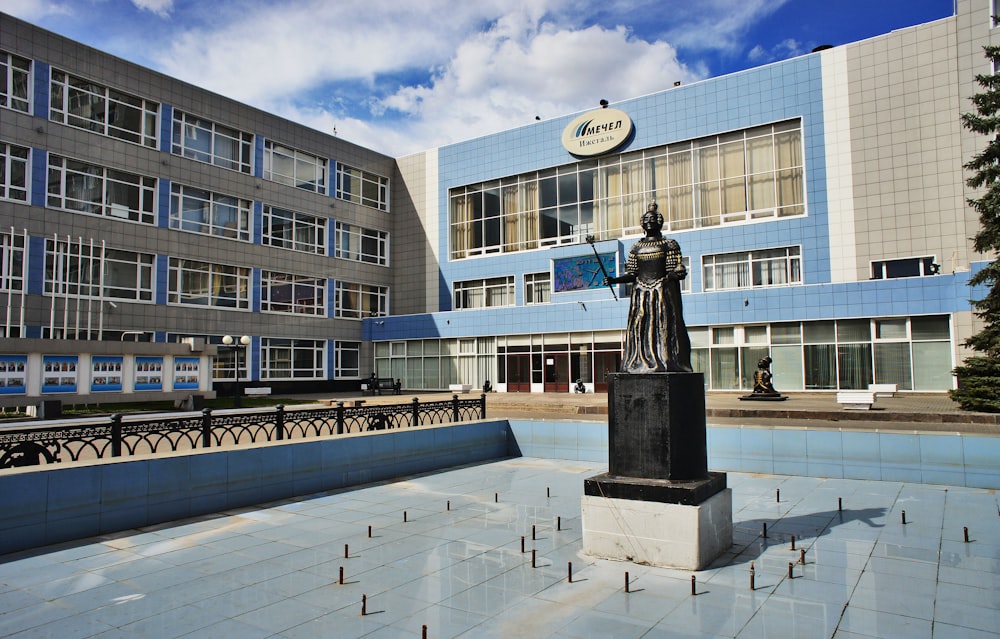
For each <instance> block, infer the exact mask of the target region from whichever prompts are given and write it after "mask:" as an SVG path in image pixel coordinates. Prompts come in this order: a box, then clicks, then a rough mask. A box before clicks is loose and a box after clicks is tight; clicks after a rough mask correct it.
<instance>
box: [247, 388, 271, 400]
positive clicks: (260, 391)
mask: <svg viewBox="0 0 1000 639" xmlns="http://www.w3.org/2000/svg"><path fill="white" fill-rule="evenodd" d="M243 394H244V395H246V396H247V397H250V396H253V395H270V394H271V387H270V386H251V387H249V388H244V389H243Z"/></svg>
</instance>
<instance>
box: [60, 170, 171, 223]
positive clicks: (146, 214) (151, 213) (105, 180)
mask: <svg viewBox="0 0 1000 639" xmlns="http://www.w3.org/2000/svg"><path fill="white" fill-rule="evenodd" d="M70 163H72V164H74V165H78V166H76V167H71V166H70ZM88 169H90V170H92V171H91V172H88V171H87V170H88ZM97 172H99V173H97ZM46 175H47V177H48V184H47V186H46V195H45V205H46V207H47V208H50V209H59V210H62V211H69V212H71V213H80V214H83V215H93V216H97V217H107V218H112V219H116V220H121V221H128V222H134V223H137V224H150V225H155V224H156V202H157V192H158V180H157V179H156V178H155V177H151V176H148V175H141V174H139V173H131V172H129V171H122V170H119V169H113V168H110V167H106V166H101V165H99V164H91V163H89V162H84V161H82V160H77V159H74V158H70V157H66V156H62V155H56V154H54V153H50V154H49V157H48V166H47V173H46ZM55 175H58V176H59V177H58V180H55V179H54V177H55ZM123 176H127V177H130V178H136V180H135V181H134V182H128V181H126V180H123V179H121V177H123ZM71 180H72V181H73V182H79V183H83V184H86V183H88V182H91V181H99V182H100V198H101V199H100V201H99V202H97V201H95V200H93V199H91V200H84V199H80V198H75V197H70V196H69V194H68V192H69V187H70V186H77V185H76V184H71ZM109 182H110V183H111V185H114V184H125V185H127V186H128V187H129V188H135V189H137V190H138V194H137V196H138V197H137V199H138V201H139V206H140V207H142V208H141V209H139V210H136V209H132V208H128V206H127V205H126V208H125V211H126V215H122V212H121V209H120V208H116V207H120V206H122V205H121V204H120V203H119V202H110V201H108V199H109V188H108V186H109ZM56 183H58V192H56V193H53V191H52V189H53V186H54V184H56ZM79 190H80V191H87V192H91V193H93V192H95V191H96V190H97V189H96V188H95V186H85V187H84V188H81V189H79ZM68 202H76V203H79V205H80V206H79V207H77V208H74V207H72V206H69V205H68V204H67V203H68ZM95 207H96V209H99V210H98V212H96V213H95V212H94V211H95V210H96V209H95ZM88 209H89V210H88ZM133 217H134V218H135V219H133Z"/></svg>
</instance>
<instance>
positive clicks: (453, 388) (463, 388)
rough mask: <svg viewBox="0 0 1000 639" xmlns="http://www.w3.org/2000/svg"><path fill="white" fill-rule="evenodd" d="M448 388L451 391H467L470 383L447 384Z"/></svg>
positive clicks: (470, 385) (470, 387)
mask: <svg viewBox="0 0 1000 639" xmlns="http://www.w3.org/2000/svg"><path fill="white" fill-rule="evenodd" d="M448 390H450V391H451V392H453V393H468V392H470V391H471V390H472V384H448Z"/></svg>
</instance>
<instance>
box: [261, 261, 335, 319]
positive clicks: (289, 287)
mask: <svg viewBox="0 0 1000 639" xmlns="http://www.w3.org/2000/svg"><path fill="white" fill-rule="evenodd" d="M260 298H261V299H260V310H261V311H265V312H271V313H295V314H300V315H319V316H323V315H325V314H326V280H324V279H321V278H316V277H309V276H308V275H291V274H288V273H275V272H273V271H262V272H261V287H260Z"/></svg>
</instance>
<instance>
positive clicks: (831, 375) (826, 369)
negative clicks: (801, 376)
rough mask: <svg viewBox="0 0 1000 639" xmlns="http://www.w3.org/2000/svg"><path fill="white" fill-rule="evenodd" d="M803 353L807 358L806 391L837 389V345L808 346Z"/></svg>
mask: <svg viewBox="0 0 1000 639" xmlns="http://www.w3.org/2000/svg"><path fill="white" fill-rule="evenodd" d="M831 324H832V322H831ZM802 352H803V354H804V357H805V377H806V390H825V389H835V388H837V347H836V345H834V344H807V345H806V346H804V347H803V349H802Z"/></svg>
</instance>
